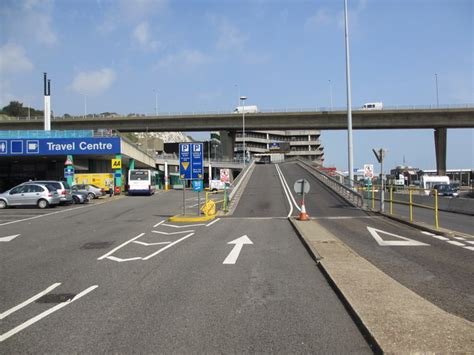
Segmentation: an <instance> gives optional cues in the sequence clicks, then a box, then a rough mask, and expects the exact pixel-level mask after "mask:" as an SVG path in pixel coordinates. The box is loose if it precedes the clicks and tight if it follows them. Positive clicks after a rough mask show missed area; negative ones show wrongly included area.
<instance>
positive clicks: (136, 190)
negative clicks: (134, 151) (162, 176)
mask: <svg viewBox="0 0 474 355" xmlns="http://www.w3.org/2000/svg"><path fill="white" fill-rule="evenodd" d="M157 184H158V172H157V171H154V170H146V169H130V170H129V171H128V194H129V195H153V194H154V193H155V191H156V185H157Z"/></svg>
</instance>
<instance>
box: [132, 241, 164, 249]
mask: <svg viewBox="0 0 474 355" xmlns="http://www.w3.org/2000/svg"><path fill="white" fill-rule="evenodd" d="M132 243H137V244H141V245H145V246H147V247H148V246H150V245H162V244H169V243H171V242H158V243H145V242H140V241H139V240H134V241H133V242H132Z"/></svg>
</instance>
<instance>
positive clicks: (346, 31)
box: [344, 0, 354, 188]
mask: <svg viewBox="0 0 474 355" xmlns="http://www.w3.org/2000/svg"><path fill="white" fill-rule="evenodd" d="M344 34H345V45H346V87H347V148H348V149H347V150H348V159H347V160H348V165H349V166H348V168H349V169H348V170H349V186H350V187H351V188H352V187H353V186H354V171H353V168H352V165H353V152H352V99H351V70H350V59H349V23H348V16H347V0H344Z"/></svg>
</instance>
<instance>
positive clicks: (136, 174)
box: [130, 170, 148, 180]
mask: <svg viewBox="0 0 474 355" xmlns="http://www.w3.org/2000/svg"><path fill="white" fill-rule="evenodd" d="M130 180H148V171H147V170H143V171H141V170H135V171H132V172H130Z"/></svg>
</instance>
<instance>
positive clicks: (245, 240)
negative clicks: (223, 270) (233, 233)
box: [222, 235, 253, 264]
mask: <svg viewBox="0 0 474 355" xmlns="http://www.w3.org/2000/svg"><path fill="white" fill-rule="evenodd" d="M227 244H235V246H234V248H233V249H232V251H231V252H230V253H229V255H227V258H225V260H224V262H223V263H222V264H235V262H236V261H237V258H238V257H239V254H240V251H241V250H242V247H243V246H244V244H253V242H252V241H251V240H250V239H249V237H247V236H246V235H243V236H242V237H240V238H237V239H235V240H233V241H231V242H229V243H227Z"/></svg>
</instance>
